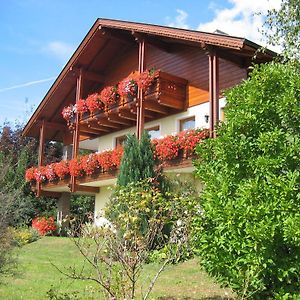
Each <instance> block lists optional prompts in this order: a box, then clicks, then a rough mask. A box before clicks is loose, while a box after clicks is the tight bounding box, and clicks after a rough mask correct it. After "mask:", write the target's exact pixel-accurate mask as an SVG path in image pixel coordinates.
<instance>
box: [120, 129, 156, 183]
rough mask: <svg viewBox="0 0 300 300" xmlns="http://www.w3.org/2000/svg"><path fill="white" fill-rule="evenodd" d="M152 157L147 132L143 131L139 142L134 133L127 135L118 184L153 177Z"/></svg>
mask: <svg viewBox="0 0 300 300" xmlns="http://www.w3.org/2000/svg"><path fill="white" fill-rule="evenodd" d="M154 175H155V173H154V159H153V152H152V147H151V142H150V136H149V134H148V133H147V132H146V131H144V132H143V135H142V138H141V141H140V142H139V141H138V139H137V137H136V136H135V135H128V136H127V139H126V142H125V146H124V155H123V157H122V161H121V167H120V173H119V175H118V182H117V183H118V185H121V186H126V185H127V184H128V183H130V182H136V181H139V180H143V179H145V178H153V177H154Z"/></svg>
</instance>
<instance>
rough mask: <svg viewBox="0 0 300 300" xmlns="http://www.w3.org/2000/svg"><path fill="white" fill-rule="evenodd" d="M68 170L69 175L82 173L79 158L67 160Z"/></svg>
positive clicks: (76, 175)
mask: <svg viewBox="0 0 300 300" xmlns="http://www.w3.org/2000/svg"><path fill="white" fill-rule="evenodd" d="M69 171H70V175H71V176H75V177H78V176H81V175H82V171H83V169H82V166H81V163H80V159H77V158H75V159H71V160H70V161H69Z"/></svg>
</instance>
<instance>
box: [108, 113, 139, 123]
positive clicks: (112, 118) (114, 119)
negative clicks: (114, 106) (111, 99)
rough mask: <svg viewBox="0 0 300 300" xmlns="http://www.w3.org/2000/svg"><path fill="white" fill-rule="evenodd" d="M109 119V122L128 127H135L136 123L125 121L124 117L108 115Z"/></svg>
mask: <svg viewBox="0 0 300 300" xmlns="http://www.w3.org/2000/svg"><path fill="white" fill-rule="evenodd" d="M107 119H108V121H110V122H112V123H116V124H121V125H128V126H132V125H134V123H133V122H132V121H131V120H128V119H123V118H122V117H119V116H118V115H116V114H108V115H107Z"/></svg>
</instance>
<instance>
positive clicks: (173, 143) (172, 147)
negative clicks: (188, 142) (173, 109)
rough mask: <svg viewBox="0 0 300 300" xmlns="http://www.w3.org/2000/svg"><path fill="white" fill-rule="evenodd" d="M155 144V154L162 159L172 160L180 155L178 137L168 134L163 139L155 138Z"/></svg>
mask: <svg viewBox="0 0 300 300" xmlns="http://www.w3.org/2000/svg"><path fill="white" fill-rule="evenodd" d="M152 142H153V144H154V146H155V151H154V155H155V157H156V158H158V159H160V160H170V159H174V158H176V157H177V156H178V151H179V147H178V143H177V137H176V136H173V135H168V136H166V137H164V138H162V139H155V140H153V141H152Z"/></svg>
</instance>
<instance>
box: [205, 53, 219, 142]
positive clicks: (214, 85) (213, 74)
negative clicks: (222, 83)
mask: <svg viewBox="0 0 300 300" xmlns="http://www.w3.org/2000/svg"><path fill="white" fill-rule="evenodd" d="M208 64H209V104H210V113H209V114H210V120H209V127H210V136H211V137H213V138H215V137H216V126H217V125H218V123H219V97H220V95H219V94H220V90H219V89H220V88H219V57H218V55H217V53H216V51H214V50H213V51H210V53H209V55H208Z"/></svg>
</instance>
